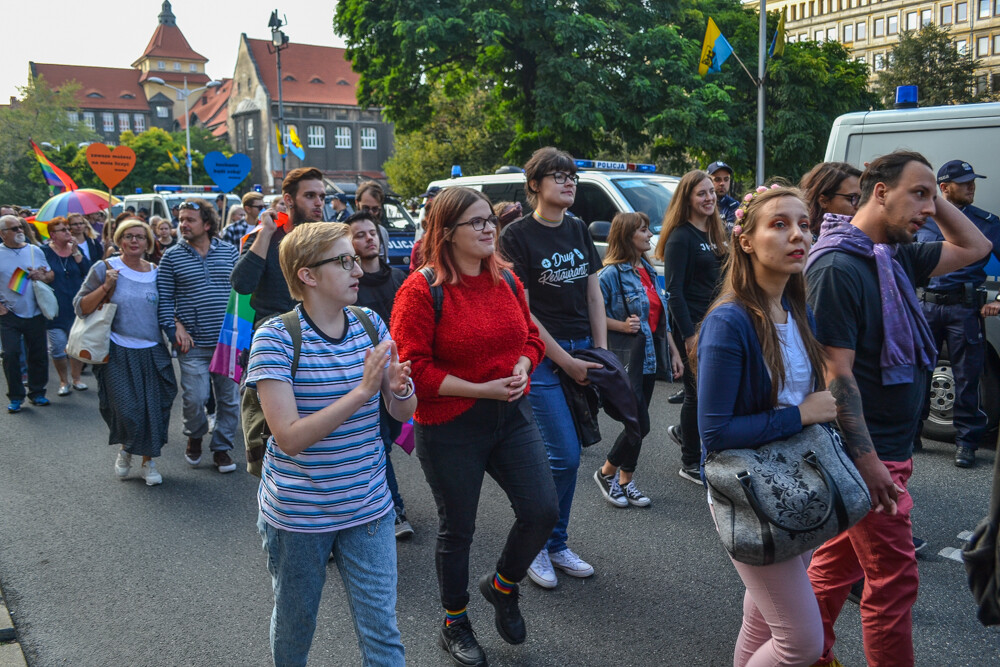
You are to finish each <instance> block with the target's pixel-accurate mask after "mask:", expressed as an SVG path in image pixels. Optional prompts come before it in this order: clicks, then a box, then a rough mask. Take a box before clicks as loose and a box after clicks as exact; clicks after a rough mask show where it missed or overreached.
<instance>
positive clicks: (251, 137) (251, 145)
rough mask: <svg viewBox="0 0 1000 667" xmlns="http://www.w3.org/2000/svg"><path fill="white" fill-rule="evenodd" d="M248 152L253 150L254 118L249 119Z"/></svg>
mask: <svg viewBox="0 0 1000 667" xmlns="http://www.w3.org/2000/svg"><path fill="white" fill-rule="evenodd" d="M247 150H251V151H252V150H253V118H247Z"/></svg>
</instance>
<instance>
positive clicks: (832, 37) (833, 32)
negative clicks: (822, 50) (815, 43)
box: [826, 26, 837, 42]
mask: <svg viewBox="0 0 1000 667" xmlns="http://www.w3.org/2000/svg"><path fill="white" fill-rule="evenodd" d="M826 41H828V42H836V41H837V27H836V26H834V27H832V28H827V29H826Z"/></svg>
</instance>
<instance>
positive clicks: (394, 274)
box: [355, 258, 406, 327]
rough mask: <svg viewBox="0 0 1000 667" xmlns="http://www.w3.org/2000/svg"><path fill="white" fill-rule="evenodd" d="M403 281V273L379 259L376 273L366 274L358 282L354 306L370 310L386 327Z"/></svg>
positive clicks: (404, 278) (404, 277)
mask: <svg viewBox="0 0 1000 667" xmlns="http://www.w3.org/2000/svg"><path fill="white" fill-rule="evenodd" d="M404 280H406V274H405V273H403V272H402V271H400V270H399V269H397V268H395V267H392V266H389V265H388V264H387V263H386V262H385V260H383V259H381V258H379V269H378V271H375V272H374V273H367V272H366V273H365V274H364V275H363V276H361V279H360V280H359V281H358V283H359V284H358V302H357V304H355V305H358V306H363V307H365V308H371V309H372V310H374V311H375V313H376V314H377V315H378V316H379V317H381V318H382V321H384V322H385V326H386V327H388V326H389V317H390V316H391V315H392V304H393V303H394V302H395V301H396V292H398V291H399V287H400V286H401V285H402V284H403V281H404Z"/></svg>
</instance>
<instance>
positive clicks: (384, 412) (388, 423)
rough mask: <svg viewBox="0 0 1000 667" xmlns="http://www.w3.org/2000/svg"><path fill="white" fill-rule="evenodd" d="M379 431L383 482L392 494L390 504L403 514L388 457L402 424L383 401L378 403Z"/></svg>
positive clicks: (398, 512)
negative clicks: (382, 461)
mask: <svg viewBox="0 0 1000 667" xmlns="http://www.w3.org/2000/svg"><path fill="white" fill-rule="evenodd" d="M378 409H379V413H378V417H379V431H380V432H381V434H382V444H383V445H384V446H385V482H386V484H387V485H388V486H389V493H390V494H392V504H393V505H394V506H395V508H396V513H397V514H403V513H404V512H405V511H406V508H405V507H403V496H401V495H399V483H398V482H396V471H394V470H393V469H392V458H391V457H390V456H389V454H390V452H391V451H392V443H394V442H396V438H398V437H399V434H400V433H401V432H402V430H403V424H402V423H400V422H398V421H396V420H395V419H393V418H392V415H390V414H389V410H388V409H386V407H385V401H379V402H378Z"/></svg>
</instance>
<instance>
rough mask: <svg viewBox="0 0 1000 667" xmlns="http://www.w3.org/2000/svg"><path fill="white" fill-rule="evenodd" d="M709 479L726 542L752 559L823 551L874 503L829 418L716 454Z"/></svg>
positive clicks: (736, 555) (740, 557) (708, 465)
mask: <svg viewBox="0 0 1000 667" xmlns="http://www.w3.org/2000/svg"><path fill="white" fill-rule="evenodd" d="M705 478H706V480H707V481H708V489H709V493H710V494H711V496H712V504H713V507H714V510H715V521H716V525H717V526H718V528H719V535H720V536H721V537H722V544H723V546H725V548H726V551H728V552H729V554H730V555H731V556H732V557H733V559H734V560H737V561H740V562H741V563H747V564H749V565H770V564H772V563H780V562H782V561H785V560H788V559H790V558H794V557H795V556H798V555H800V554H803V553H805V552H806V551H809V550H810V549H815V548H816V547H818V546H819V545H821V544H822V543H823V542H826V541H827V540H829V539H830V538H832V537H834V536H836V535H838V534H840V533H842V532H844V531H845V530H847V529H848V528H850V527H851V526H853V525H854V524H855V523H857V522H858V521H860V520H861V519H862V518H864V516H865V515H866V514H867V513H868V511H869V510H870V509H871V498H870V497H869V495H868V486H867V485H866V484H865V482H864V480H863V479H862V478H861V475H860V473H858V470H857V468H855V467H854V463H852V462H851V459H850V458H849V457H848V456H847V452H845V451H844V447H843V445H842V444H841V441H840V436H839V435H838V434H837V433H836V431H834V430H833V429H832V428H830V427H829V426H826V425H823V424H812V425H810V426H806V427H805V428H804V429H802V431H801V432H800V433H798V434H797V435H794V436H792V437H791V438H788V439H787V440H776V441H774V442H769V443H768V444H766V445H762V446H760V447H757V448H756V449H724V450H720V451H713V452H709V454H708V456H707V458H706V459H705Z"/></svg>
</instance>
